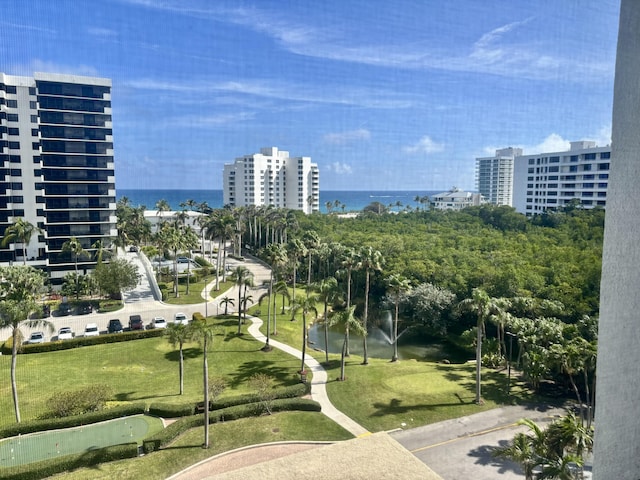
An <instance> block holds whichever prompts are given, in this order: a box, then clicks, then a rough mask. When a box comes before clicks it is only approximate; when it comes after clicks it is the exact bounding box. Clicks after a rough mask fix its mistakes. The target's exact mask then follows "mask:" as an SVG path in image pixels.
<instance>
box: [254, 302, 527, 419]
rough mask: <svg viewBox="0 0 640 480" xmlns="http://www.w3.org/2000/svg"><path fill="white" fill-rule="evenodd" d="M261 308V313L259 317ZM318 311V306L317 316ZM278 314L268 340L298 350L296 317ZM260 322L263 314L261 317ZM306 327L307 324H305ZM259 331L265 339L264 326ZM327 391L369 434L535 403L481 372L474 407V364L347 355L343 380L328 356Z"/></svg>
mask: <svg viewBox="0 0 640 480" xmlns="http://www.w3.org/2000/svg"><path fill="white" fill-rule="evenodd" d="M264 311H265V309H264V308H262V312H264ZM321 311H322V307H321V306H318V313H320V312H321ZM290 315H291V314H290V313H288V314H287V315H278V335H277V336H274V337H273V338H274V339H276V340H278V341H280V342H283V343H286V344H288V345H291V346H292V347H295V348H297V349H298V350H299V349H300V348H301V346H302V345H301V343H302V330H301V328H302V321H301V320H300V318H299V315H298V316H297V317H296V320H295V321H293V322H292V321H290V318H291V316H290ZM261 318H262V319H263V320H264V321H265V322H266V320H267V317H266V315H262V317H261ZM307 322H308V323H310V322H309V319H307ZM262 332H263V333H265V334H266V326H265V325H263V327H262ZM307 352H308V354H310V355H312V356H313V357H314V358H315V359H316V360H318V361H320V362H324V360H325V354H324V352H321V351H318V350H314V349H312V348H307ZM329 358H330V362H329V365H324V366H325V368H326V369H327V378H328V379H329V381H328V384H327V392H328V394H329V398H330V400H331V401H332V402H333V404H334V405H335V406H336V408H338V409H339V410H341V411H342V412H344V413H345V414H346V415H347V416H349V417H351V418H353V419H354V420H355V421H357V422H358V423H360V424H361V425H362V426H364V427H365V428H367V429H369V430H371V431H381V430H390V429H394V428H411V427H417V426H420V425H426V424H429V423H434V422H439V421H442V420H447V419H450V418H457V417H461V416H465V415H470V414H473V413H478V412H482V411H485V410H489V409H492V408H495V407H497V406H499V405H503V404H512V403H517V402H524V401H533V400H535V398H534V397H533V396H532V394H531V392H530V391H529V390H527V389H526V388H525V386H524V384H523V383H521V382H519V381H518V379H517V378H514V377H515V376H512V378H511V396H507V394H506V390H507V376H506V374H505V373H504V372H498V371H495V370H490V369H483V373H482V397H483V400H484V404H483V405H476V403H475V387H476V383H475V364H471V363H458V364H455V363H452V364H441V363H438V362H437V361H436V359H424V360H401V361H398V362H390V361H389V360H388V359H378V358H369V365H362V357H361V356H358V355H351V356H350V357H348V358H347V360H346V370H345V372H346V373H345V376H346V378H347V379H346V381H344V382H341V381H339V380H338V378H339V376H340V356H339V355H335V354H330V355H329Z"/></svg>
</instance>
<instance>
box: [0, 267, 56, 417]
mask: <svg viewBox="0 0 640 480" xmlns="http://www.w3.org/2000/svg"><path fill="white" fill-rule="evenodd" d="M43 285H44V278H43V276H42V273H41V272H39V271H38V270H36V269H34V268H32V267H26V266H20V267H18V266H11V267H5V268H3V269H2V277H1V278H0V297H1V298H2V299H1V300H0V328H9V329H10V330H11V342H12V343H11V391H12V394H13V408H14V412H15V416H16V422H18V423H20V406H19V403H18V385H17V382H16V366H17V360H18V348H19V346H20V345H21V344H22V332H21V331H20V327H21V326H22V325H25V326H27V327H29V328H37V327H45V328H46V329H47V330H49V331H51V332H52V331H53V324H52V323H51V322H49V321H47V320H42V319H40V320H30V319H29V315H30V314H31V313H32V312H34V311H36V310H37V309H38V305H37V302H36V295H37V294H38V293H39V292H40V291H41V290H42V287H43Z"/></svg>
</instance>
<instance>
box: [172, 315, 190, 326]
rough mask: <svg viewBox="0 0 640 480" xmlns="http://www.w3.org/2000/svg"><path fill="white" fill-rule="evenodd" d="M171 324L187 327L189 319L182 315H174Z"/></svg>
mask: <svg viewBox="0 0 640 480" xmlns="http://www.w3.org/2000/svg"><path fill="white" fill-rule="evenodd" d="M173 323H175V324H177V325H179V324H182V325H189V319H188V318H187V316H186V315H185V314H184V313H176V314H175V315H174V316H173Z"/></svg>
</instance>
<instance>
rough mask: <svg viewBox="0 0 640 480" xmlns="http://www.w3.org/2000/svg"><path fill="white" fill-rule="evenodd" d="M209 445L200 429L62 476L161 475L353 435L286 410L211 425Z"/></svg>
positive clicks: (320, 418) (73, 479)
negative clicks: (290, 443) (249, 452)
mask: <svg viewBox="0 0 640 480" xmlns="http://www.w3.org/2000/svg"><path fill="white" fill-rule="evenodd" d="M210 434H211V448H209V449H206V450H205V449H203V448H202V438H203V430H202V429H201V428H196V429H193V430H190V431H189V432H187V433H186V434H184V435H182V436H181V437H180V438H179V439H178V440H176V442H175V443H173V444H172V445H171V446H169V447H167V448H165V449H162V450H160V451H157V452H153V453H152V454H150V455H147V456H144V457H139V458H134V459H131V460H121V461H116V462H111V463H105V464H102V465H99V466H96V467H93V468H83V469H80V470H77V471H74V472H67V473H64V474H63V475H61V476H58V477H53V478H61V477H64V478H65V480H85V479H86V480H89V479H91V480H95V479H112V478H118V479H119V480H128V479H132V480H138V479H140V478H144V479H149V480H154V479H164V478H167V477H168V476H169V475H171V474H173V473H176V472H178V471H180V470H182V469H184V468H186V467H188V466H190V465H193V464H194V463H196V462H199V461H200V460H204V459H205V458H208V457H210V456H213V455H216V454H219V453H223V452H227V451H229V450H233V449H236V448H240V447H243V446H247V445H254V444H258V443H266V442H278V441H284V440H346V439H349V438H352V436H351V435H350V434H349V433H348V432H346V431H345V430H343V429H342V428H341V427H339V426H338V425H336V424H335V423H333V422H332V421H331V420H329V419H328V418H327V417H325V416H324V415H322V414H319V413H309V412H287V413H277V414H275V415H270V416H264V417H258V418H245V419H241V420H235V421H233V422H228V423H218V424H214V425H211V430H210Z"/></svg>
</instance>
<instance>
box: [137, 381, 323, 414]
mask: <svg viewBox="0 0 640 480" xmlns="http://www.w3.org/2000/svg"><path fill="white" fill-rule="evenodd" d="M310 390H311V385H309V384H306V383H297V384H295V385H291V386H288V387H281V388H277V389H276V391H275V392H276V398H281V399H282V398H295V397H302V396H304V395H307V394H308V393H309V392H310ZM259 401H260V399H259V398H258V396H257V395H256V394H246V395H236V396H234V397H228V398H223V399H220V400H216V401H215V402H209V410H211V411H215V410H220V409H223V408H228V407H234V406H236V405H244V404H247V403H256V402H259ZM198 406H200V408H198ZM201 407H202V402H198V403H196V404H193V403H181V404H176V403H162V402H155V403H152V404H151V405H149V415H156V416H158V417H164V418H177V417H185V416H187V415H193V414H194V413H195V412H196V411H198V410H202V408H201Z"/></svg>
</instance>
